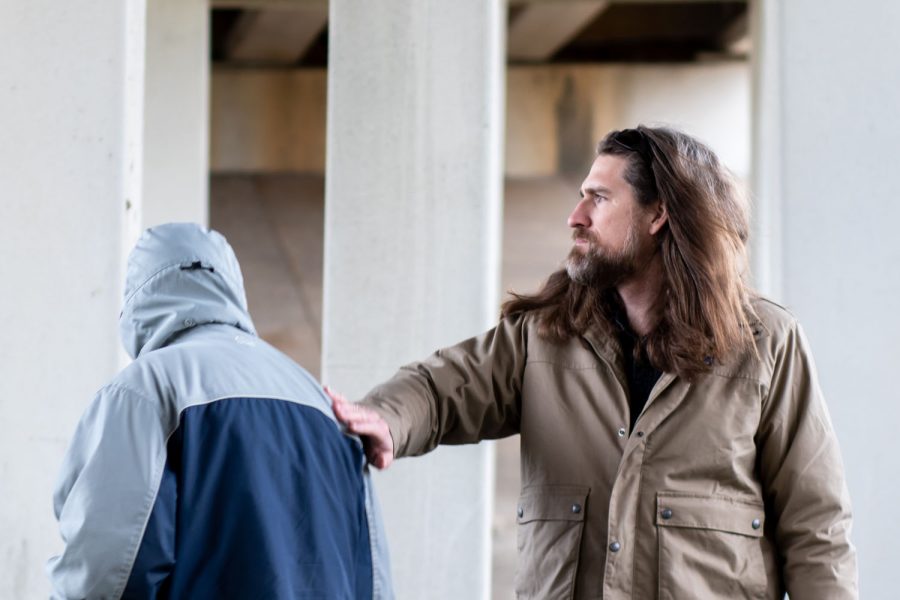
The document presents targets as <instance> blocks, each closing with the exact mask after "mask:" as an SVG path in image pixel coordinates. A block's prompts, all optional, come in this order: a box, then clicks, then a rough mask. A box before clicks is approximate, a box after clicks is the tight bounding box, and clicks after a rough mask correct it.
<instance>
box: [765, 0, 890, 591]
mask: <svg viewBox="0 0 900 600" xmlns="http://www.w3.org/2000/svg"><path fill="white" fill-rule="evenodd" d="M755 6H756V9H757V15H756V22H755V25H756V31H757V41H756V47H759V48H761V49H762V50H763V52H762V53H761V55H760V61H759V64H758V68H757V71H756V72H757V80H756V82H757V89H758V95H757V99H758V100H757V105H756V108H757V112H756V118H757V122H758V124H759V127H758V129H757V167H758V169H757V173H756V178H755V179H756V188H757V190H758V200H757V203H758V204H759V205H760V208H762V209H763V211H762V212H763V214H764V215H766V219H765V220H763V221H762V222H761V223H760V225H761V233H762V234H763V235H764V236H765V238H766V239H767V241H768V244H767V246H768V247H769V248H770V250H771V251H770V252H769V253H768V254H767V255H766V258H767V260H768V262H767V263H765V264H762V265H760V266H761V267H762V270H763V271H764V272H766V273H768V275H769V277H768V278H767V280H766V288H767V289H768V290H771V291H774V292H775V293H776V294H778V296H779V297H780V299H781V300H782V301H783V302H785V303H786V304H787V306H788V307H789V308H791V309H792V310H793V311H794V312H795V314H796V315H797V316H798V318H799V319H800V321H801V323H803V324H804V327H805V329H806V332H807V334H808V337H809V341H810V343H811V345H812V349H813V352H814V354H815V356H816V359H817V364H818V370H819V376H820V379H821V383H822V388H823V391H824V393H825V397H826V399H827V401H828V404H829V407H830V409H831V415H832V420H833V422H834V427H835V429H836V430H837V434H838V438H839V440H840V443H841V447H842V450H843V454H844V462H845V467H846V473H847V480H848V484H849V488H850V494H851V498H852V500H853V506H854V516H855V521H854V531H853V540H854V541H855V543H856V545H857V547H858V550H859V563H860V590H861V593H860V597H862V598H895V597H897V559H898V558H900V551H898V547H900V546H898V540H900V519H898V518H897V501H898V499H900V480H898V478H897V474H898V473H900V452H898V445H897V439H898V435H897V428H898V424H900V402H898V397H900V392H898V388H897V383H896V380H895V378H894V375H895V373H896V371H897V365H898V362H900V350H898V348H897V340H898V339H900V318H898V316H897V305H898V301H897V299H898V298H900V269H898V264H900V238H898V235H897V223H898V222H900V202H898V200H897V196H898V192H900V169H898V168H897V167H896V162H897V161H896V155H897V149H898V147H900V116H898V115H900V113H898V110H897V107H898V106H900V43H898V39H897V24H898V23H900V4H898V3H896V2H883V1H879V0H860V1H859V2H856V3H854V5H853V10H852V11H848V10H847V5H846V4H845V3H844V2H840V1H837V0H796V1H793V2H782V1H780V0H761V1H759V2H756V3H755Z"/></svg>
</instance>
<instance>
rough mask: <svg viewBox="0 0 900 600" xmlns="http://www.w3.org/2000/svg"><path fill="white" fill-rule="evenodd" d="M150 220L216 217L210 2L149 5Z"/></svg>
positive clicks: (155, 0) (157, 0)
mask: <svg viewBox="0 0 900 600" xmlns="http://www.w3.org/2000/svg"><path fill="white" fill-rule="evenodd" d="M146 59H147V62H146V69H145V72H146V82H145V86H144V89H145V92H146V93H145V100H144V107H145V119H144V143H145V148H144V214H143V224H144V226H145V227H152V226H153V225H158V224H160V223H166V222H169V221H194V222H196V223H204V224H205V223H206V222H207V221H208V218H209V217H208V215H209V202H208V199H207V196H208V192H207V187H208V184H207V182H208V181H209V164H208V163H209V150H208V148H209V131H208V129H209V3H208V0H151V1H149V2H148V3H147V52H146Z"/></svg>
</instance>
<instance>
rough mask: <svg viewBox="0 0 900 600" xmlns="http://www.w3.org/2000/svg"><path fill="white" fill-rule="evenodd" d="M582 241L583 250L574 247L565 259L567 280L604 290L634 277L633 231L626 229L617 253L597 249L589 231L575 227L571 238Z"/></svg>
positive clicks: (634, 247) (634, 250) (635, 252)
mask: <svg viewBox="0 0 900 600" xmlns="http://www.w3.org/2000/svg"><path fill="white" fill-rule="evenodd" d="M578 238H580V239H586V240H587V241H588V244H587V247H586V248H585V249H584V250H580V249H579V248H577V247H575V248H572V251H571V252H569V256H568V257H567V258H566V262H565V267H566V273H568V275H569V279H571V280H572V281H574V282H575V283H580V284H582V285H588V286H591V287H595V288H598V289H600V290H607V289H611V288H613V287H615V286H617V285H618V284H619V283H621V282H622V281H624V280H625V279H628V278H629V277H631V276H632V275H634V274H635V273H636V272H637V270H638V264H637V263H638V248H637V231H636V229H635V227H634V226H631V227H629V228H628V232H627V233H626V236H625V243H624V245H623V246H622V249H621V250H618V251H612V252H611V251H609V250H606V249H604V248H602V247H601V246H600V244H599V243H598V240H597V238H596V236H595V235H594V233H593V232H592V231H589V230H587V229H584V228H581V227H579V228H577V229H576V230H575V231H574V232H572V239H573V240H574V239H578Z"/></svg>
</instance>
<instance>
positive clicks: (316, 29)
mask: <svg viewBox="0 0 900 600" xmlns="http://www.w3.org/2000/svg"><path fill="white" fill-rule="evenodd" d="M212 6H213V11H212V44H211V46H212V48H211V50H212V59H213V61H214V62H216V63H217V64H224V65H229V66H236V67H240V66H257V67H258V66H264V67H281V68H293V67H313V66H316V67H320V66H325V65H326V64H327V57H328V34H327V30H328V24H327V23H328V3H327V0H212ZM507 42H508V53H507V56H508V60H509V62H510V63H513V64H517V63H524V64H540V63H573V62H576V63H585V62H693V61H697V60H710V59H733V58H744V57H746V56H747V54H748V53H749V52H750V36H749V34H748V18H747V1H746V0H692V1H685V0H509V29H508V32H507Z"/></svg>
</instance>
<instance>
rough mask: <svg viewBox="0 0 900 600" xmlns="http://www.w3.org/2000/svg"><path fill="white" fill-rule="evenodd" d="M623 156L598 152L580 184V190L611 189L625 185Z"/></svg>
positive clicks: (625, 163)
mask: <svg viewBox="0 0 900 600" xmlns="http://www.w3.org/2000/svg"><path fill="white" fill-rule="evenodd" d="M627 164H628V163H627V161H626V160H625V158H623V157H621V156H613V155H611V154H600V155H599V156H597V158H595V159H594V163H593V164H592V165H591V170H590V171H589V172H588V175H587V177H585V179H584V182H583V183H582V184H581V189H582V190H605V191H611V190H615V189H617V188H621V186H623V185H626V183H627V182H626V181H625V177H624V175H625V167H626V165H627Z"/></svg>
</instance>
